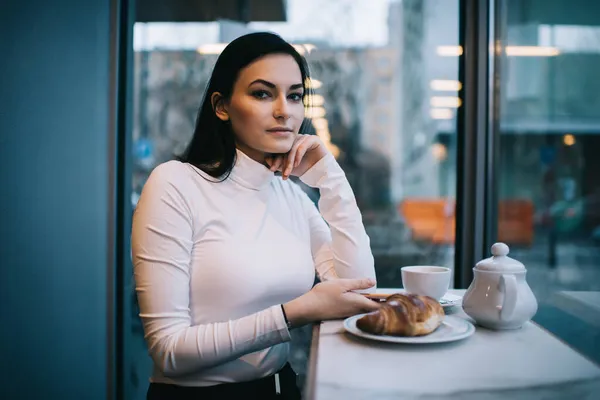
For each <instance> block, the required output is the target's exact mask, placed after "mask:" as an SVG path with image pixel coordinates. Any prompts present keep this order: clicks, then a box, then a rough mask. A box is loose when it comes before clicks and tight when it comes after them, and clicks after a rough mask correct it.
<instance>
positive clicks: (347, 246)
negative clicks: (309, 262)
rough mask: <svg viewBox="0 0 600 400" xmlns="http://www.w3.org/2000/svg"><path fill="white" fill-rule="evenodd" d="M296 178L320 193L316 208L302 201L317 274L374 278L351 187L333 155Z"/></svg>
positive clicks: (367, 238)
mask: <svg viewBox="0 0 600 400" xmlns="http://www.w3.org/2000/svg"><path fill="white" fill-rule="evenodd" d="M300 180H301V181H302V182H304V183H305V184H307V185H308V186H311V187H313V188H318V189H319V192H320V195H321V196H320V199H319V209H318V210H317V208H316V207H315V205H314V204H313V203H312V202H311V201H310V200H309V199H308V197H306V201H305V203H304V204H305V207H304V208H305V212H306V214H307V217H308V218H309V223H310V235H311V248H312V253H313V259H314V262H315V268H316V270H317V274H318V275H319V277H320V278H321V279H322V280H327V279H331V278H335V277H340V278H372V279H375V267H374V260H373V254H372V253H371V246H370V240H369V237H368V236H367V233H366V231H365V228H364V226H363V222H362V216H361V213H360V210H359V209H358V205H357V204H356V199H355V197H354V193H353V191H352V188H351V187H350V184H349V182H348V180H347V179H346V175H345V174H344V171H343V170H342V168H341V167H340V166H339V164H338V163H337V161H336V160H335V158H334V157H333V156H332V155H331V154H328V155H326V156H325V157H323V158H322V159H321V160H319V161H318V162H317V163H316V164H315V165H313V166H312V167H311V168H310V169H309V170H308V171H307V172H306V173H305V174H304V175H302V176H301V177H300ZM319 211H320V212H319ZM326 222H327V223H326Z"/></svg>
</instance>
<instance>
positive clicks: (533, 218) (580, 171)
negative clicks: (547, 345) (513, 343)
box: [496, 0, 600, 362]
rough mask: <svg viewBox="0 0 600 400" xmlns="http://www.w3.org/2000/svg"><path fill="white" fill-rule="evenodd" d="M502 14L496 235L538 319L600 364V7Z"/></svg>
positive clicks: (514, 6) (568, 5) (541, 5)
mask: <svg viewBox="0 0 600 400" xmlns="http://www.w3.org/2000/svg"><path fill="white" fill-rule="evenodd" d="M550 3H551V6H550ZM504 6H505V8H504V10H503V12H502V13H501V14H499V15H498V22H499V23H501V24H502V25H503V29H502V30H503V32H504V35H503V36H504V37H503V45H504V50H505V51H504V52H503V55H502V56H501V59H500V61H501V62H500V63H499V65H500V71H499V75H500V79H501V85H500V89H499V90H500V99H501V103H500V121H499V122H500V132H499V136H500V137H499V157H498V164H497V166H496V169H497V177H498V181H497V185H498V193H499V199H498V201H499V204H498V215H497V221H498V235H499V237H500V239H501V240H503V241H507V242H510V243H512V247H511V256H512V257H514V258H516V259H519V260H520V261H522V262H523V263H524V264H525V267H526V268H527V270H528V274H527V277H528V282H529V284H530V286H531V287H532V289H533V290H534V293H535V294H536V296H537V299H538V302H539V304H540V308H539V311H538V314H537V315H536V317H535V320H536V321H537V322H539V323H541V324H542V325H544V326H545V327H546V328H548V329H549V330H551V331H552V332H553V333H555V334H557V335H558V336H559V337H561V338H563V339H564V340H566V341H568V342H569V343H570V344H571V345H573V346H574V347H576V348H577V349H578V350H580V351H582V352H584V353H585V354H586V355H588V356H589V357H591V358H593V359H594V360H595V361H596V362H600V350H599V348H598V339H599V336H598V332H599V327H600V308H599V304H600V292H599V290H600V177H599V173H600V157H598V152H599V151H600V97H599V96H598V93H600V78H599V71H600V18H599V17H598V15H600V5H599V4H598V3H596V2H588V1H571V0H569V1H566V0H556V1H552V2H546V1H541V0H539V1H534V0H527V1H520V0H519V1H517V0H514V1H508V2H505V3H504Z"/></svg>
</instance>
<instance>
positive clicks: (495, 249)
mask: <svg viewBox="0 0 600 400" xmlns="http://www.w3.org/2000/svg"><path fill="white" fill-rule="evenodd" d="M508 252H509V249H508V246H507V245H506V244H504V243H494V245H493V246H492V255H494V256H495V257H501V256H507V255H508Z"/></svg>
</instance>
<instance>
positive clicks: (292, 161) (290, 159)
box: [282, 135, 304, 179]
mask: <svg viewBox="0 0 600 400" xmlns="http://www.w3.org/2000/svg"><path fill="white" fill-rule="evenodd" d="M303 141H304V136H301V135H298V137H297V139H296V141H295V142H294V144H293V145H292V148H291V149H290V151H289V152H288V153H287V160H286V163H285V164H284V170H283V172H282V175H283V179H287V178H288V177H289V176H290V174H291V173H292V170H293V169H294V167H295V166H296V160H297V159H298V147H299V146H300V145H301V144H302V142H303ZM300 160H301V159H300Z"/></svg>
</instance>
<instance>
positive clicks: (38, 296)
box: [0, 0, 114, 400]
mask: <svg viewBox="0 0 600 400" xmlns="http://www.w3.org/2000/svg"><path fill="white" fill-rule="evenodd" d="M113 3H114V2H113ZM110 4H111V1H109V0H85V1H81V0H69V1H65V0H59V1H46V0H21V1H16V0H15V1H10V0H9V1H2V2H0V196H1V197H0V246H1V247H0V268H1V271H0V272H1V274H0V313H1V315H0V355H1V356H0V359H1V360H2V362H1V363H0V365H1V366H0V376H1V377H2V379H1V381H2V384H0V398H2V399H20V398H23V399H46V398H48V399H49V398H57V399H86V400H87V399H106V398H107V394H108V391H109V389H108V388H107V386H108V380H109V379H108V378H109V376H110V375H111V374H110V373H108V370H109V369H110V368H109V367H110V366H111V362H112V361H111V360H112V357H111V346H110V345H109V340H108V337H109V336H110V335H108V334H107V333H108V331H109V330H110V329H112V327H111V324H110V323H109V322H108V321H110V320H111V315H112V311H111V309H112V307H111V305H110V300H109V299H110V297H111V296H112V294H111V291H110V290H109V288H110V287H111V285H112V276H111V274H112V272H111V270H112V268H113V267H112V265H113V262H112V255H111V254H112V253H111V243H112V241H113V240H114V239H113V233H114V232H113V228H112V226H113V224H112V223H111V210H112V208H113V203H114V199H113V197H114V196H113V192H112V189H111V187H112V186H113V185H114V180H113V178H112V177H111V174H112V172H111V171H114V169H113V168H112V165H113V161H112V160H113V156H114V154H112V151H111V142H112V139H111V135H112V133H111V132H112V130H111V122H110V110H111V105H110V104H111V98H110V97H111V94H110V93H111V91H110V87H111V85H110V73H109V71H110V67H109V65H110V64H109V63H110V61H111V60H112V57H111V46H110V41H111V38H110V32H111V13H110Z"/></svg>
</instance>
